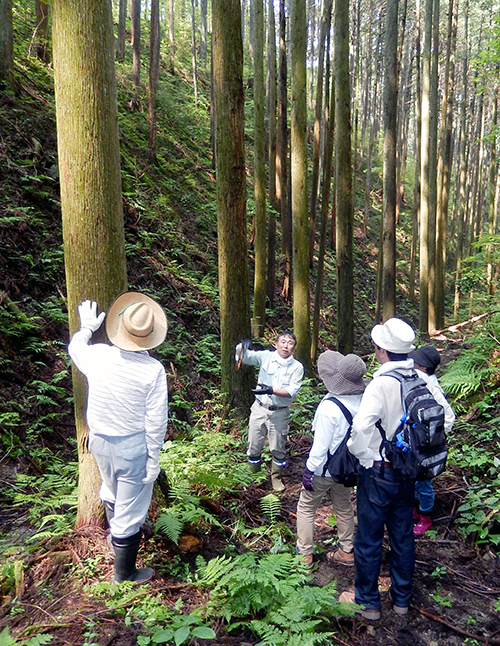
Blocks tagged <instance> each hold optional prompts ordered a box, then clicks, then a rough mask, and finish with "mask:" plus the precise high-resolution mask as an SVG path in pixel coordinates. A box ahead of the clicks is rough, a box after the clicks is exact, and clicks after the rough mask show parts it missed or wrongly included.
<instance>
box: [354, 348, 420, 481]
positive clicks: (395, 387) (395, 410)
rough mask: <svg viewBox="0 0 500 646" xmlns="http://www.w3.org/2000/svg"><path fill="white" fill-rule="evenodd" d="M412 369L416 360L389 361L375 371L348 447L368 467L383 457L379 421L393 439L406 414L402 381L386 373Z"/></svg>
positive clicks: (364, 396) (364, 395)
mask: <svg viewBox="0 0 500 646" xmlns="http://www.w3.org/2000/svg"><path fill="white" fill-rule="evenodd" d="M412 369H413V359H406V360H404V361H387V362H386V363H384V364H382V366H381V367H380V368H379V370H377V371H376V372H375V373H374V375H373V380H372V381H371V382H370V383H369V384H368V386H367V387H366V390H365V392H364V394H363V398H362V400H361V404H360V407H359V411H358V412H357V414H356V415H355V417H354V419H353V422H352V431H351V437H350V439H349V441H348V442H347V446H348V448H349V451H350V452H351V453H352V454H353V455H355V456H356V457H357V458H358V460H359V462H360V464H361V465H362V466H364V467H366V468H367V469H369V468H371V467H372V466H373V462H374V461H375V460H382V457H381V455H380V444H381V442H382V437H381V435H380V431H379V430H378V428H377V427H376V426H375V424H376V423H377V422H378V421H380V423H381V424H382V427H383V429H384V431H385V433H386V435H387V439H388V440H390V439H392V437H393V435H394V433H395V432H396V431H397V429H398V426H399V422H400V421H401V418H402V417H403V406H402V403H401V386H400V383H399V381H398V380H397V379H394V378H393V377H386V376H384V375H385V373H387V372H390V371H391V370H397V371H398V372H401V373H402V374H410V373H411V371H412Z"/></svg>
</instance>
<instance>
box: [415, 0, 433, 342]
mask: <svg viewBox="0 0 500 646" xmlns="http://www.w3.org/2000/svg"><path fill="white" fill-rule="evenodd" d="M433 2H434V0H426V2H425V19H424V30H423V31H424V40H423V47H422V50H423V52H422V107H421V115H422V128H421V135H420V141H421V153H420V158H421V165H420V189H421V192H420V311H419V328H420V332H422V334H425V333H426V332H427V330H428V315H429V247H430V240H429V217H430V216H429V211H430V204H429V165H430V126H431V124H430V112H431V111H430V99H431V35H432V7H433Z"/></svg>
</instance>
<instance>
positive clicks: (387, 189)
mask: <svg viewBox="0 0 500 646" xmlns="http://www.w3.org/2000/svg"><path fill="white" fill-rule="evenodd" d="M386 12H387V13H386V30H385V84H384V186H383V204H382V211H383V222H384V225H383V226H384V232H383V247H384V250H383V263H384V268H383V273H382V282H383V287H382V298H383V306H382V318H383V320H384V321H386V320H387V319H389V318H392V317H393V316H394V315H395V313H396V201H397V194H396V112H397V105H398V64H397V51H398V0H387V9H386Z"/></svg>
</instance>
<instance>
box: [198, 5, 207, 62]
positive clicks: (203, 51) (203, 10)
mask: <svg viewBox="0 0 500 646" xmlns="http://www.w3.org/2000/svg"><path fill="white" fill-rule="evenodd" d="M207 4H208V3H207V0H200V60H201V64H202V65H203V68H205V67H206V66H207Z"/></svg>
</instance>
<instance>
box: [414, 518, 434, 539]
mask: <svg viewBox="0 0 500 646" xmlns="http://www.w3.org/2000/svg"><path fill="white" fill-rule="evenodd" d="M431 525H432V520H431V519H430V518H429V516H424V515H423V514H420V516H419V518H418V523H417V524H416V525H415V527H414V528H413V535H414V536H423V535H424V534H425V532H426V531H427V530H428V529H430V527H431Z"/></svg>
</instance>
